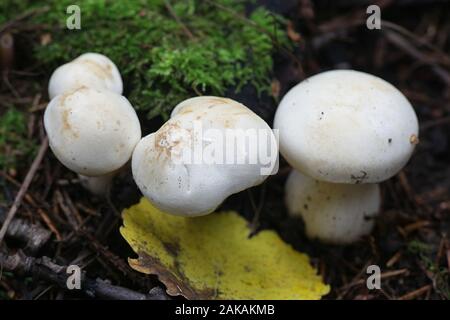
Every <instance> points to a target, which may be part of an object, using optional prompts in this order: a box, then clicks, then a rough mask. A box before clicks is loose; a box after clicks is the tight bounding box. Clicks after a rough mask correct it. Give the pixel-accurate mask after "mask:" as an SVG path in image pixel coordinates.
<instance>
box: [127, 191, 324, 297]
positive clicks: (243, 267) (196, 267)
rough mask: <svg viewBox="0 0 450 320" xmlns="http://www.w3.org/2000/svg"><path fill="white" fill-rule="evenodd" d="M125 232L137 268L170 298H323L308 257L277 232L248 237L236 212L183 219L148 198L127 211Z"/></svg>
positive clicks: (319, 281) (131, 260)
mask: <svg viewBox="0 0 450 320" xmlns="http://www.w3.org/2000/svg"><path fill="white" fill-rule="evenodd" d="M123 219H124V227H122V228H121V230H120V231H121V233H122V235H123V236H124V238H125V239H126V240H127V241H128V243H129V244H130V245H131V247H132V248H133V250H134V251H135V252H136V253H137V254H138V255H139V258H138V259H130V260H129V263H130V265H131V267H132V268H134V269H135V270H137V271H140V272H143V273H146V274H155V275H157V276H158V277H159V279H160V280H161V281H162V282H163V283H164V284H165V285H166V287H167V293H168V294H170V295H183V296H184V297H186V298H188V299H320V298H321V296H322V295H324V294H326V293H328V291H329V287H328V286H327V285H325V284H323V283H322V281H321V279H320V277H319V276H318V275H317V274H316V270H315V269H314V268H312V267H311V265H310V264H309V259H308V257H307V256H306V255H305V254H302V253H299V252H297V251H295V250H294V249H292V248H291V247H290V246H289V245H288V244H286V243H284V242H283V241H282V240H281V239H280V238H279V236H278V235H277V234H276V233H275V232H273V231H262V232H260V233H258V234H257V235H255V236H254V237H252V238H248V234H249V230H248V228H247V223H246V221H245V220H244V219H243V218H242V217H240V216H239V215H238V214H237V213H235V212H221V213H214V214H210V215H207V216H204V217H197V218H184V217H177V216H172V215H168V214H165V213H163V212H161V211H159V210H158V209H156V208H155V207H154V206H153V205H152V204H150V202H148V201H147V200H146V199H141V201H140V203H139V204H137V205H135V206H133V207H131V208H129V209H127V210H125V211H124V214H123Z"/></svg>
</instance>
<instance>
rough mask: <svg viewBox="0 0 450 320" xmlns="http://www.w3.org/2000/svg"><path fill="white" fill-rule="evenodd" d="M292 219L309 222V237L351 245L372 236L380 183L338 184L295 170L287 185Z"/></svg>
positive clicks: (288, 205) (307, 228) (307, 232)
mask: <svg viewBox="0 0 450 320" xmlns="http://www.w3.org/2000/svg"><path fill="white" fill-rule="evenodd" d="M285 197H286V198H285V200H286V205H287V208H288V212H289V214H290V215H291V216H299V217H301V218H302V219H303V221H304V223H305V229H306V234H307V236H308V237H309V238H311V239H318V240H321V241H323V242H327V243H333V244H348V243H351V242H354V241H357V240H358V239H360V238H361V237H362V236H364V235H367V234H369V233H370V231H371V230H372V228H373V226H374V218H375V216H376V215H377V214H378V211H379V209H380V203H381V199H380V190H379V186H378V184H359V185H355V184H336V183H328V182H323V181H318V180H314V179H312V178H310V177H308V176H305V175H303V174H302V173H300V172H298V171H296V170H292V172H291V173H290V175H289V178H288V180H287V182H286V195H285Z"/></svg>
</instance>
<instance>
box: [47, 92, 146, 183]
mask: <svg viewBox="0 0 450 320" xmlns="http://www.w3.org/2000/svg"><path fill="white" fill-rule="evenodd" d="M44 125H45V130H46V131H47V135H48V138H49V143H50V147H51V149H52V151H53V153H54V154H55V156H56V157H57V158H58V160H59V161H61V162H62V163H63V164H64V165H65V166H66V167H68V168H69V169H70V170H72V171H75V172H77V173H79V174H81V175H84V176H88V177H101V176H102V178H101V180H103V182H104V180H105V179H108V177H105V175H108V174H110V173H112V172H114V171H116V170H118V169H119V168H121V167H122V166H123V165H124V164H125V163H127V161H128V160H129V159H130V157H131V154H132V152H133V149H134V147H135V146H136V144H137V143H138V141H139V140H140V138H141V128H140V124H139V119H138V117H137V115H136V112H135V111H134V109H133V107H132V106H131V104H130V103H129V102H128V100H127V99H126V98H125V97H123V96H121V95H119V94H116V93H114V92H110V91H99V90H96V89H91V88H86V87H81V88H79V89H77V90H73V91H67V92H66V93H64V94H62V95H58V96H56V97H55V98H53V99H52V100H51V101H50V103H49V105H48V106H47V109H46V110H45V114H44ZM92 183H95V182H92ZM98 183H101V181H98ZM94 189H95V188H94Z"/></svg>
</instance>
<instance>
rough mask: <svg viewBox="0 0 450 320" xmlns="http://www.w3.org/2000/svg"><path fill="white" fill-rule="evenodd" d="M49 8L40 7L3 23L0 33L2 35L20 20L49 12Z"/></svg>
mask: <svg viewBox="0 0 450 320" xmlns="http://www.w3.org/2000/svg"><path fill="white" fill-rule="evenodd" d="M49 9H50V8H49V7H48V6H45V7H41V8H36V9H31V10H28V11H25V12H24V13H22V14H20V15H18V16H17V17H15V18H14V19H12V20H10V21H8V22H6V23H4V24H3V25H1V26H0V33H2V32H3V31H5V30H6V29H8V28H10V27H12V26H13V25H14V24H15V23H17V22H19V21H20V20H23V19H26V18H28V17H31V16H32V15H35V14H41V13H45V12H47V11H48V10H49Z"/></svg>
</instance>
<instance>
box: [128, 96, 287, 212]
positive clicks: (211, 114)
mask: <svg viewBox="0 0 450 320" xmlns="http://www.w3.org/2000/svg"><path fill="white" fill-rule="evenodd" d="M277 161H278V145H277V141H276V138H275V135H274V134H273V131H272V129H271V128H270V127H269V126H268V125H267V123H266V122H265V121H264V120H262V119H261V118H260V117H259V116H258V115H256V114H255V113H253V112H252V111H251V110H250V109H248V108H247V107H245V106H244V105H242V104H240V103H238V102H236V101H234V100H231V99H226V98H219V97H196V98H191V99H187V100H185V101H183V102H182V103H180V104H179V105H177V106H176V107H175V109H174V110H173V112H172V115H171V118H170V119H169V120H168V121H167V122H166V123H165V124H164V125H163V126H162V127H161V128H160V129H159V130H158V131H156V132H155V133H152V134H150V135H148V136H146V137H144V138H143V139H142V140H141V141H140V142H139V143H138V145H137V146H136V149H135V150H134V153H133V157H132V171H133V177H134V179H135V181H136V183H137V185H138V187H139V189H140V190H141V191H142V193H143V194H144V196H145V197H147V198H148V199H149V200H150V201H151V202H152V203H153V204H154V205H156V206H157V207H158V208H160V209H161V210H163V211H165V212H167V213H170V214H175V215H183V216H199V215H205V214H208V213H210V212H212V211H214V209H216V208H217V206H219V205H220V204H221V203H222V202H223V201H224V200H225V198H227V197H228V196H229V195H231V194H234V193H237V192H239V191H242V190H244V189H247V188H249V187H252V186H255V185H258V184H260V183H262V182H263V181H264V180H265V179H266V177H267V175H269V174H271V173H273V172H274V171H275V170H276V169H277V165H278V162H277Z"/></svg>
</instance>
